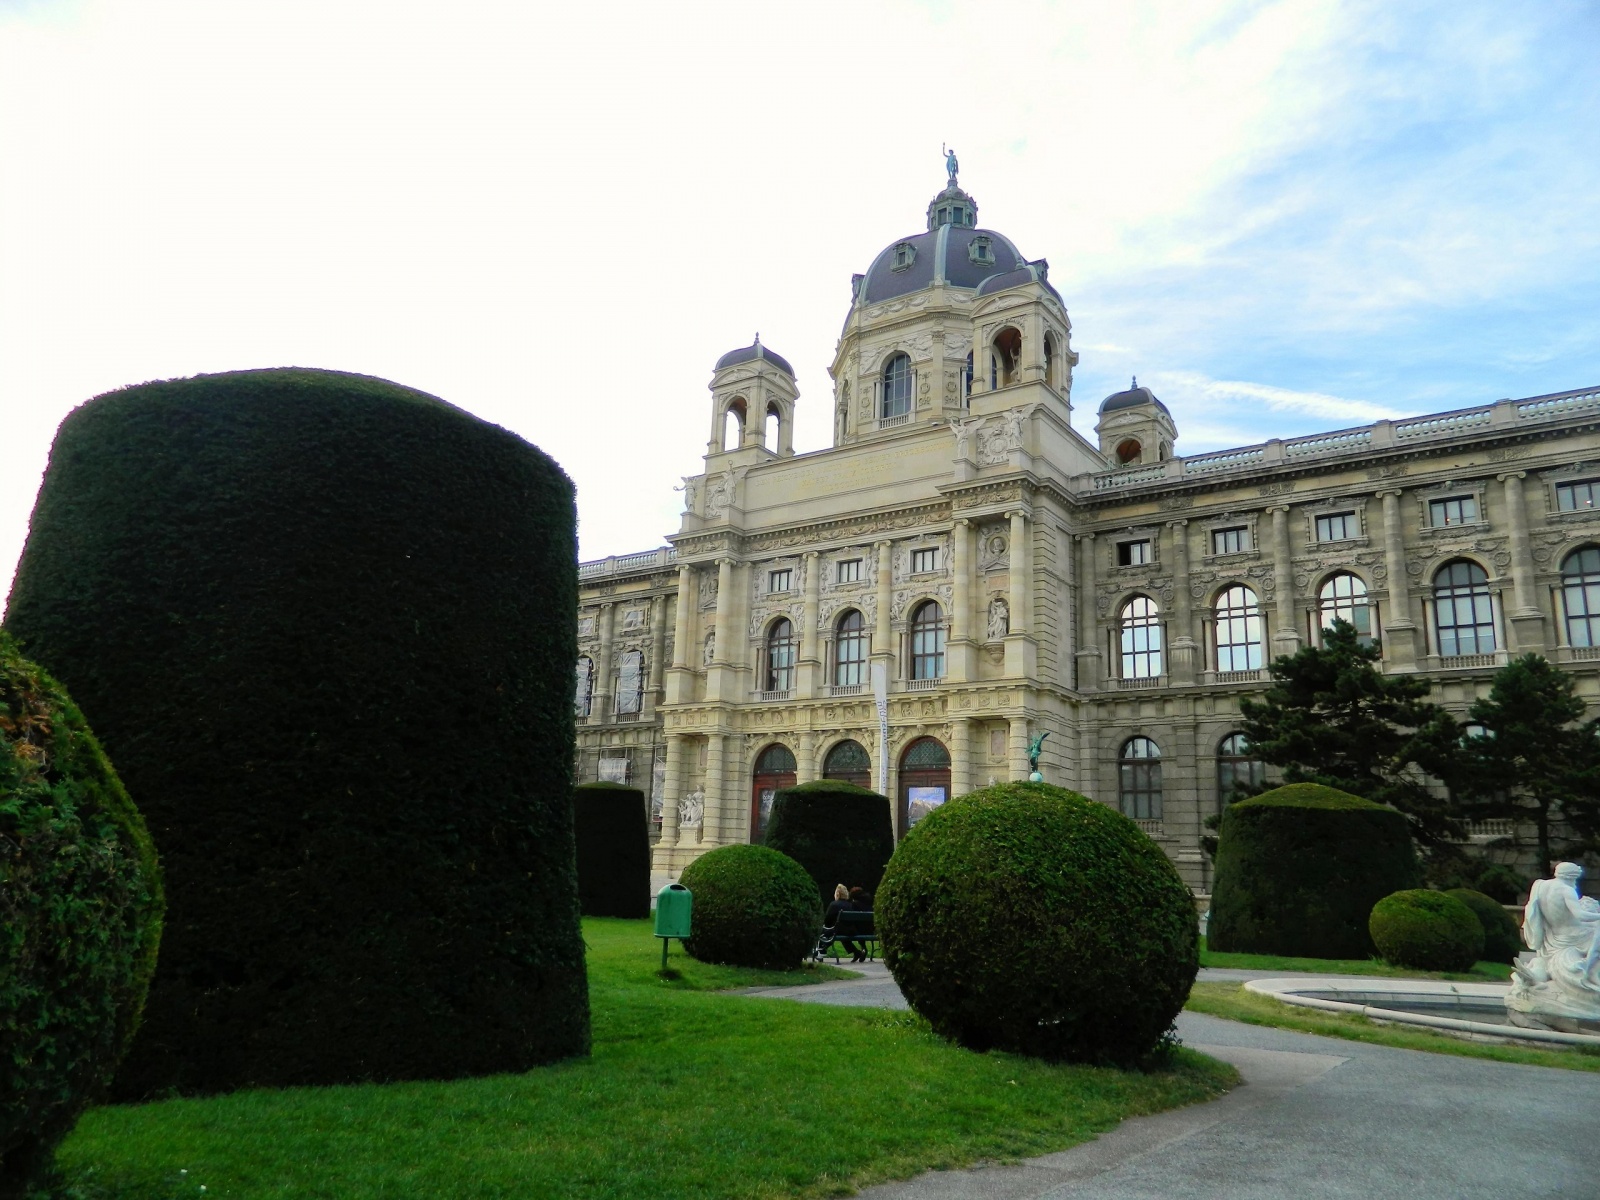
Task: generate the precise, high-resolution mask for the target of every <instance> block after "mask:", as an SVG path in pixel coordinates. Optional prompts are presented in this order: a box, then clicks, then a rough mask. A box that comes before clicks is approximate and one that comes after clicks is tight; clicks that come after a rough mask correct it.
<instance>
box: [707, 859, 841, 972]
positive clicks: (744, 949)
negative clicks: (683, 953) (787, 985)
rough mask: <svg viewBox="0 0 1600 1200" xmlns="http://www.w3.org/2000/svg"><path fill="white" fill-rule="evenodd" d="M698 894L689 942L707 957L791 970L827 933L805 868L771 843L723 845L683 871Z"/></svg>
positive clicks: (722, 961)
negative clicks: (769, 845) (771, 847)
mask: <svg viewBox="0 0 1600 1200" xmlns="http://www.w3.org/2000/svg"><path fill="white" fill-rule="evenodd" d="M678 882H679V883H681V884H683V886H684V887H686V888H688V889H689V891H690V893H691V894H692V895H693V897H694V899H693V901H692V908H691V910H690V917H689V933H690V936H689V937H688V938H686V939H685V940H684V943H683V948H684V949H685V950H687V951H688V952H689V953H690V954H691V955H693V956H694V957H695V958H698V959H699V960H700V961H701V962H712V963H730V964H732V965H733V966H736V967H766V968H770V969H772V970H779V971H787V970H792V969H793V968H795V967H798V966H799V965H800V963H801V961H802V960H804V958H805V956H806V955H807V954H809V953H810V952H811V948H812V947H813V946H814V945H816V941H817V935H818V934H819V933H821V932H822V907H821V906H820V905H819V904H818V903H817V892H816V886H815V885H814V884H813V883H812V882H811V876H809V875H807V874H806V869H805V868H804V867H802V866H801V865H800V864H799V863H797V862H795V860H794V859H792V858H790V857H789V856H788V855H787V854H779V853H778V852H777V851H776V850H769V849H768V848H767V847H766V846H739V845H734V846H721V847H719V848H718V849H716V850H710V851H707V852H706V853H705V854H702V855H701V856H700V857H699V858H697V859H695V860H694V861H693V862H692V863H690V864H689V865H688V866H687V867H685V868H684V869H683V875H682V876H681V877H680V878H679V880H678Z"/></svg>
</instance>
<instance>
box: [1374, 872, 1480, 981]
mask: <svg viewBox="0 0 1600 1200" xmlns="http://www.w3.org/2000/svg"><path fill="white" fill-rule="evenodd" d="M1368 924H1369V926H1370V927H1371V930H1372V941H1373V943H1374V944H1375V945H1376V946H1377V947H1378V953H1379V954H1381V955H1383V958H1384V961H1385V962H1389V963H1392V964H1394V965H1395V966H1397V967H1413V968H1416V969H1418V970H1423V971H1470V970H1471V969H1472V966H1473V964H1474V963H1476V962H1477V961H1478V959H1479V957H1480V956H1481V955H1482V954H1483V926H1482V924H1480V923H1479V921H1478V918H1477V915H1476V914H1475V913H1474V912H1473V911H1472V910H1471V909H1470V908H1468V907H1467V906H1466V905H1465V904H1463V903H1462V902H1461V901H1460V900H1458V899H1456V898H1455V897H1454V896H1451V895H1449V894H1448V893H1446V892H1433V891H1429V890H1428V889H1427V888H1411V889H1408V890H1406V891H1403V892H1396V893H1394V895H1392V896H1385V897H1384V898H1383V899H1382V900H1379V901H1378V902H1377V903H1376V904H1374V905H1373V906H1372V916H1371V918H1370V919H1369V921H1368Z"/></svg>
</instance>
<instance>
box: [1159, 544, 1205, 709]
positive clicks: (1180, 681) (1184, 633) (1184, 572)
mask: <svg viewBox="0 0 1600 1200" xmlns="http://www.w3.org/2000/svg"><path fill="white" fill-rule="evenodd" d="M1167 537H1168V540H1169V541H1170V542H1171V543H1172V547H1171V551H1172V664H1171V666H1170V667H1169V668H1168V671H1169V673H1170V679H1171V682H1172V683H1173V684H1175V685H1179V686H1184V685H1190V684H1193V683H1194V681H1195V677H1196V672H1197V671H1198V670H1199V668H1200V647H1199V645H1198V644H1197V643H1196V642H1195V640H1194V604H1193V599H1192V597H1191V596H1190V595H1189V522H1188V521H1187V520H1177V521H1168V522H1167Z"/></svg>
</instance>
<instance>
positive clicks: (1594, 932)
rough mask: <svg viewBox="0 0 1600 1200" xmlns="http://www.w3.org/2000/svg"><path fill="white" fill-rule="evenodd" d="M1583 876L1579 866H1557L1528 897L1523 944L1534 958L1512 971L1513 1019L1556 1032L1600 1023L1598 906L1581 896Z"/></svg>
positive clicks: (1525, 958)
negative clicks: (1520, 1017)
mask: <svg viewBox="0 0 1600 1200" xmlns="http://www.w3.org/2000/svg"><path fill="white" fill-rule="evenodd" d="M1582 877H1583V868H1582V867H1581V866H1579V865H1578V864H1577V863H1570V862H1564V863H1557V864H1556V877H1555V878H1554V879H1540V880H1536V881H1535V882H1534V885H1533V889H1532V890H1531V891H1530V892H1529V893H1528V905H1527V908H1526V909H1525V910H1524V915H1523V918H1522V940H1523V941H1524V942H1526V943H1527V944H1528V948H1529V949H1530V950H1532V951H1533V954H1532V955H1531V956H1529V955H1524V956H1523V957H1522V959H1521V960H1520V961H1518V963H1517V964H1516V966H1514V967H1513V968H1512V969H1511V976H1512V977H1511V991H1510V992H1509V993H1507V995H1506V1008H1508V1009H1509V1010H1511V1012H1512V1013H1513V1014H1518V1013H1520V1014H1524V1015H1526V1016H1528V1017H1531V1018H1533V1019H1534V1020H1535V1021H1538V1022H1540V1023H1545V1024H1555V1025H1557V1026H1558V1027H1559V1026H1563V1025H1567V1024H1570V1023H1571V1022H1573V1021H1596V1022H1600V903H1596V902H1595V901H1594V900H1593V899H1592V898H1590V897H1587V896H1582V895H1580V894H1579V892H1578V880H1579V879H1581V878H1582ZM1513 1019H1515V1018H1514V1017H1513ZM1552 1019H1553V1020H1552Z"/></svg>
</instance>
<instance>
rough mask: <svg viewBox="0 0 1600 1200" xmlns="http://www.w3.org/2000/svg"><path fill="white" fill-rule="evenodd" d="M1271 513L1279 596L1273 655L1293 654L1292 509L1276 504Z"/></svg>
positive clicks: (1296, 645)
mask: <svg viewBox="0 0 1600 1200" xmlns="http://www.w3.org/2000/svg"><path fill="white" fill-rule="evenodd" d="M1267 511H1268V512H1270V513H1271V514H1272V560H1273V561H1272V575H1273V581H1274V583H1273V586H1274V590H1275V591H1276V592H1277V593H1278V603H1277V622H1276V624H1277V628H1276V629H1274V630H1273V631H1272V653H1273V655H1274V656H1277V655H1280V654H1294V653H1295V652H1296V651H1298V650H1299V649H1300V627H1299V623H1298V622H1297V621H1296V620H1295V611H1294V560H1293V557H1292V554H1293V551H1292V550H1291V549H1290V546H1289V506H1288V505H1287V504H1275V505H1273V506H1272V507H1271V508H1269V509H1268V510H1267Z"/></svg>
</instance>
